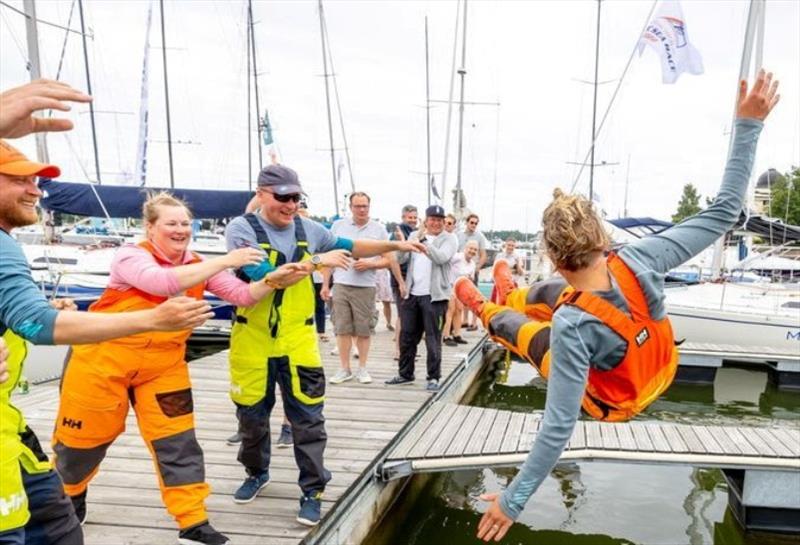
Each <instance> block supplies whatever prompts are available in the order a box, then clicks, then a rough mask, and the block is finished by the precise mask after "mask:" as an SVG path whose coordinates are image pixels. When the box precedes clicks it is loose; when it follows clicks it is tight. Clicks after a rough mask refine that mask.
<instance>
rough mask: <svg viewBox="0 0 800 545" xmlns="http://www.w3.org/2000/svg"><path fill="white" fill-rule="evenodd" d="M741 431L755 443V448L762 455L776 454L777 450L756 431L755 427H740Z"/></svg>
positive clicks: (748, 439)
mask: <svg viewBox="0 0 800 545" xmlns="http://www.w3.org/2000/svg"><path fill="white" fill-rule="evenodd" d="M739 432H740V433H741V434H742V435H743V436H744V438H745V439H747V441H748V442H749V443H750V444H751V445H753V448H754V449H756V451H757V452H758V453H759V454H760V455H761V456H765V455H766V456H776V453H775V451H774V450H773V449H772V448H771V447H770V446H769V445H768V444H767V443H766V442H765V441H764V440H763V439H762V438H761V437H759V435H758V434H757V433H755V428H753V427H747V428H745V427H740V428H739Z"/></svg>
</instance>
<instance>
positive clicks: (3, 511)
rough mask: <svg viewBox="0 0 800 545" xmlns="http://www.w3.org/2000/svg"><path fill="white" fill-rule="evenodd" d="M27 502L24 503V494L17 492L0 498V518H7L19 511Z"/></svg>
mask: <svg viewBox="0 0 800 545" xmlns="http://www.w3.org/2000/svg"><path fill="white" fill-rule="evenodd" d="M27 503H28V502H26V501H25V494H23V493H22V492H19V493H17V494H11V495H10V496H6V497H2V498H0V516H3V517H7V516H9V515H10V514H11V513H13V512H14V511H19V510H20V509H22V508H23V507H25V505H26V504H27Z"/></svg>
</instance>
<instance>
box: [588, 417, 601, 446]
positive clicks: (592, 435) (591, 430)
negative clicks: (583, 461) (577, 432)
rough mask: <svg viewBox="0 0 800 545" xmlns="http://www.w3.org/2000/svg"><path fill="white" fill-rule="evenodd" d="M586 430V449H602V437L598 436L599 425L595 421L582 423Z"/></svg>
mask: <svg viewBox="0 0 800 545" xmlns="http://www.w3.org/2000/svg"><path fill="white" fill-rule="evenodd" d="M583 426H584V429H585V430H586V448H592V449H595V448H598V449H601V448H603V436H602V435H600V425H599V423H597V422H595V421H587V422H584V423H583Z"/></svg>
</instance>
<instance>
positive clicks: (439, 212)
mask: <svg viewBox="0 0 800 545" xmlns="http://www.w3.org/2000/svg"><path fill="white" fill-rule="evenodd" d="M446 215H447V214H445V213H444V208H442V207H441V206H439V205H438V204H432V205H431V206H429V207H428V208H426V209H425V217H427V218H433V217H436V218H443V217H445V216H446Z"/></svg>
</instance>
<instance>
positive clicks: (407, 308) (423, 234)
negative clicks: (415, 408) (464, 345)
mask: <svg viewBox="0 0 800 545" xmlns="http://www.w3.org/2000/svg"><path fill="white" fill-rule="evenodd" d="M444 217H445V212H444V208H442V207H441V206H439V205H438V204H435V205H433V206H429V207H428V208H427V209H426V210H425V223H424V224H423V226H422V228H421V229H419V230H418V231H415V232H414V233H412V234H411V237H409V240H411V241H419V242H421V243H422V244H423V245H424V247H425V251H424V252H423V253H418V254H413V255H412V254H411V253H408V252H401V253H398V256H397V260H398V262H399V263H408V272H407V273H406V286H407V295H406V298H405V299H404V300H403V302H402V304H401V305H400V307H399V308H398V313H399V314H400V363H399V373H398V375H397V376H396V377H393V378H390V379H389V380H387V381H386V384H389V385H401V384H411V383H413V382H414V358H415V357H416V356H417V345H418V344H419V341H420V340H421V339H422V334H423V333H425V347H426V348H427V351H428V357H427V366H428V376H427V381H428V383H427V386H426V388H427V390H428V391H430V392H436V391H437V390H438V389H439V379H440V378H441V376H442V371H441V367H442V326H443V325H444V317H445V314H446V313H447V302H448V301H449V300H450V294H451V293H452V290H453V285H452V279H451V277H450V260H451V259H452V258H453V256H454V255H455V253H456V251H457V250H458V239H457V238H456V236H455V235H454V234H452V233H448V232H447V231H445V230H444Z"/></svg>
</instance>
